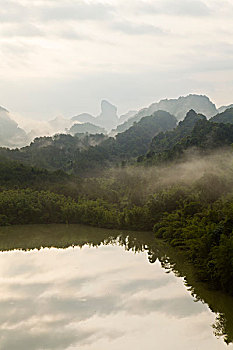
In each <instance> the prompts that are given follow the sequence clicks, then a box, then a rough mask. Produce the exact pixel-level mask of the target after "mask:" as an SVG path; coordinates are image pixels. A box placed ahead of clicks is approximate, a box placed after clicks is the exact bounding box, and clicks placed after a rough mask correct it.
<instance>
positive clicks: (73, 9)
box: [39, 1, 113, 21]
mask: <svg viewBox="0 0 233 350" xmlns="http://www.w3.org/2000/svg"><path fill="white" fill-rule="evenodd" d="M112 11H113V7H112V6H110V5H107V4H102V3H91V4H89V3H86V2H84V1H78V2H74V1H63V2H62V4H61V5H57V3H56V5H55V6H42V7H41V8H40V10H39V13H40V19H42V20H44V21H67V20H74V21H76V20H79V21H86V20H92V21H100V20H105V19H109V18H111V17H112Z"/></svg>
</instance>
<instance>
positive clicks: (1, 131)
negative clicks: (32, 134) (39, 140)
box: [0, 107, 28, 148]
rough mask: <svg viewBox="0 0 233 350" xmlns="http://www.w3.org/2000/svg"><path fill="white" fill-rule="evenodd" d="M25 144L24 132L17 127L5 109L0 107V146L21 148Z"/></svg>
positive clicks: (25, 136)
mask: <svg viewBox="0 0 233 350" xmlns="http://www.w3.org/2000/svg"><path fill="white" fill-rule="evenodd" d="M27 142H28V138H27V134H26V132H25V131H24V130H23V129H21V128H19V127H18V124H17V123H16V122H15V121H14V120H13V119H12V118H11V117H10V114H9V112H8V111H7V110H6V109H5V108H2V107H0V146H1V147H10V148H13V147H21V146H24V145H25V144H26V143H27Z"/></svg>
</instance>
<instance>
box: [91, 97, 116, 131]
mask: <svg viewBox="0 0 233 350" xmlns="http://www.w3.org/2000/svg"><path fill="white" fill-rule="evenodd" d="M96 121H97V123H98V125H100V126H102V127H103V128H105V129H107V130H111V129H112V128H115V127H116V126H117V125H118V116H117V107H116V106H114V105H112V104H111V103H109V102H108V101H106V100H103V101H102V102H101V113H100V115H98V117H96Z"/></svg>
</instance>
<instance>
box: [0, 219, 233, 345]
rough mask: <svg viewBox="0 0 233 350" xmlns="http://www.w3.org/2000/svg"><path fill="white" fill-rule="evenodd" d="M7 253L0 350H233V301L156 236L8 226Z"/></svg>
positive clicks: (1, 277) (0, 260)
mask: <svg viewBox="0 0 233 350" xmlns="http://www.w3.org/2000/svg"><path fill="white" fill-rule="evenodd" d="M42 247H43V248H42ZM0 250H1V253H0V310H1V312H0V349H4V350H13V349H14V350H16V349H17V350H21V349H22V350H41V349H46V350H47V349H56V350H59V349H62V350H63V349H66V350H74V349H81V350H119V349H121V350H125V349H127V350H128V349H135V350H142V349H163V350H171V349H179V350H187V349H189V350H197V349H198V350H204V349H211V350H217V349H226V348H227V349H233V345H232V343H231V341H232V339H233V320H232V310H233V300H232V298H230V297H227V296H225V295H224V294H222V293H219V292H213V291H210V290H208V289H207V288H206V287H205V286H204V285H202V284H201V283H198V282H196V280H195V278H194V277H193V271H192V268H191V267H190V265H189V264H187V263H186V262H185V261H184V260H183V257H182V256H181V255H179V254H177V253H176V252H175V251H174V250H172V249H170V248H168V247H166V245H164V244H162V243H161V242H158V241H155V240H154V238H153V235H152V234H149V233H135V232H131V233H130V232H119V231H110V230H103V229H96V228H90V227H85V226H80V225H73V226H72V225H71V226H63V225H38V226H37V225H35V226H22V227H6V228H1V229H0ZM178 276H183V277H178ZM184 276H185V278H184ZM217 335H218V337H217ZM218 338H219V339H218ZM224 339H225V341H224ZM227 343H229V345H228V346H227Z"/></svg>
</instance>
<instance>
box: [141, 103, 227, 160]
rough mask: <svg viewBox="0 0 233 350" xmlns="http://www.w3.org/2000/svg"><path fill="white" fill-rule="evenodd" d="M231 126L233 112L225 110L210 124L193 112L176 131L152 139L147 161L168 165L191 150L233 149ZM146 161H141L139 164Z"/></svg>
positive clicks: (188, 114)
mask: <svg viewBox="0 0 233 350" xmlns="http://www.w3.org/2000/svg"><path fill="white" fill-rule="evenodd" d="M232 124H233V110H230V109H229V110H226V111H225V112H223V113H220V114H217V115H216V116H215V117H213V118H211V119H210V120H207V119H206V117H205V116H203V115H201V114H197V113H195V112H194V111H192V110H191V111H190V112H189V113H187V116H186V118H185V119H184V121H183V122H180V123H179V125H178V127H177V128H176V129H175V130H173V131H170V132H166V133H160V134H159V135H157V136H155V137H154V138H153V140H152V142H151V145H150V148H149V152H148V153H147V155H146V158H147V160H149V162H150V161H155V162H156V161H167V160H173V159H174V158H177V157H180V156H181V155H183V153H184V151H186V150H188V149H191V148H195V149H197V150H199V151H200V152H202V153H203V152H207V151H211V150H214V149H217V148H223V147H227V146H231V144H232V143H233V125H232ZM144 159H145V158H143V157H141V158H139V161H142V160H144Z"/></svg>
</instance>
